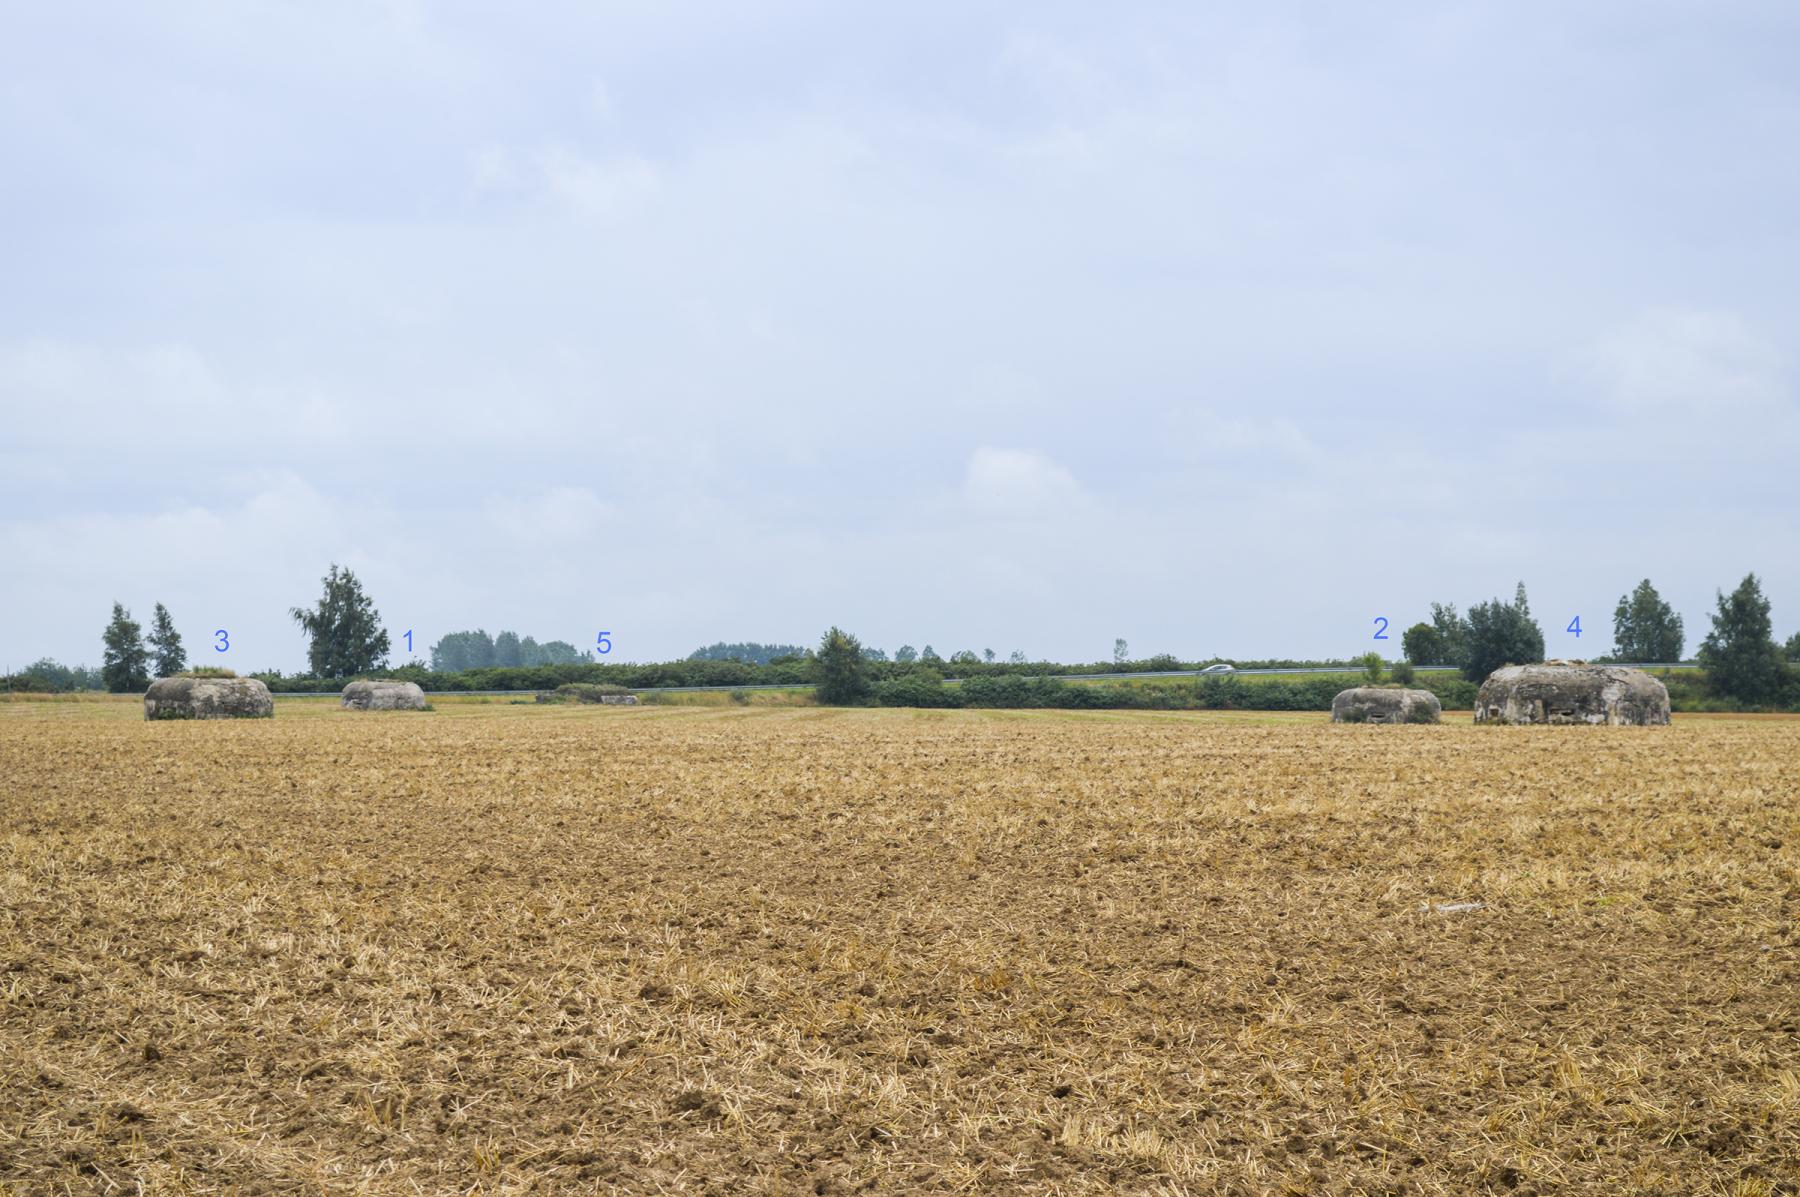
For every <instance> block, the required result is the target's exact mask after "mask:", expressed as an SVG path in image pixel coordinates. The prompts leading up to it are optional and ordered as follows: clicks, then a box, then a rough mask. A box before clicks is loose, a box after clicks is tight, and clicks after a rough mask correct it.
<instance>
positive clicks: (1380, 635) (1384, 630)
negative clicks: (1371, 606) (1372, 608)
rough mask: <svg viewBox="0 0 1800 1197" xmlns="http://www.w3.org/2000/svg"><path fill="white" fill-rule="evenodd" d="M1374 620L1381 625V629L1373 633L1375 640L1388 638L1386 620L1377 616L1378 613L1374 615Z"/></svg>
mask: <svg viewBox="0 0 1800 1197" xmlns="http://www.w3.org/2000/svg"><path fill="white" fill-rule="evenodd" d="M1375 622H1376V623H1378V624H1380V625H1381V630H1380V631H1378V632H1376V633H1375V639H1377V640H1386V639H1387V638H1388V634H1387V628H1388V624H1387V620H1385V619H1383V618H1382V617H1381V616H1379V615H1377V616H1376V617H1375Z"/></svg>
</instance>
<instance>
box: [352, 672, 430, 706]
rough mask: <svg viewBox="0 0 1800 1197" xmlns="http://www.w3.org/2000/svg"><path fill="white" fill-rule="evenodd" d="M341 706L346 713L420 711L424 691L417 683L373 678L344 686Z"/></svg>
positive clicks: (423, 699) (423, 701) (422, 704)
mask: <svg viewBox="0 0 1800 1197" xmlns="http://www.w3.org/2000/svg"><path fill="white" fill-rule="evenodd" d="M341 705H342V706H343V708H344V710H346V711H422V710H424V709H425V691H423V690H421V689H420V688H419V684H418V683H417V682H402V681H395V680H393V679H391V678H375V679H373V680H371V681H366V682H351V683H350V684H349V685H348V686H345V687H344V701H343V703H342V704H341Z"/></svg>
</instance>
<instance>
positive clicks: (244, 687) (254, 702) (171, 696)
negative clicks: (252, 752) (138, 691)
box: [144, 677, 275, 719]
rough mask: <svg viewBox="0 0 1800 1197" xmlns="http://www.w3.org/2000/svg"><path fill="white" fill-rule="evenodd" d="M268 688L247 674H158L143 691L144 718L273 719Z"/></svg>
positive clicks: (273, 703) (272, 707) (271, 700)
mask: <svg viewBox="0 0 1800 1197" xmlns="http://www.w3.org/2000/svg"><path fill="white" fill-rule="evenodd" d="M274 717H275V700H274V698H272V697H270V695H269V688H268V687H267V686H265V685H263V684H262V683H261V682H259V681H257V680H256V679H255V678H249V677H159V678H157V679H156V680H155V681H153V682H151V683H150V688H149V689H148V690H146V691H144V718H146V719H273V718H274Z"/></svg>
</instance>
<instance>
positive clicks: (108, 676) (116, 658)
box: [100, 603, 150, 694]
mask: <svg viewBox="0 0 1800 1197" xmlns="http://www.w3.org/2000/svg"><path fill="white" fill-rule="evenodd" d="M101 641H102V643H103V644H104V645H105V650H104V651H103V653H102V654H101V657H100V677H101V680H103V681H104V682H105V683H106V688H107V689H108V690H111V691H112V692H113V693H114V694H129V693H130V692H132V691H134V690H142V689H143V688H144V687H146V686H148V685H149V684H150V654H149V653H148V652H147V651H145V649H144V629H143V628H141V627H140V626H138V622H137V620H135V619H133V618H131V612H129V611H127V610H126V609H125V607H124V605H123V604H121V603H114V604H113V609H112V622H111V623H109V624H107V625H106V632H105V633H104V634H103V635H102V637H101Z"/></svg>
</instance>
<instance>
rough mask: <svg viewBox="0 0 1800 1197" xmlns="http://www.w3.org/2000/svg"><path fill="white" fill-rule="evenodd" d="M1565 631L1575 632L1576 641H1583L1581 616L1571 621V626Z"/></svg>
mask: <svg viewBox="0 0 1800 1197" xmlns="http://www.w3.org/2000/svg"><path fill="white" fill-rule="evenodd" d="M1563 630H1564V631H1565V632H1574V633H1575V639H1577V640H1579V639H1581V616H1579V615H1577V616H1576V617H1575V618H1574V619H1571V620H1570V621H1569V626H1568V627H1566V628H1564V629H1563Z"/></svg>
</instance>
